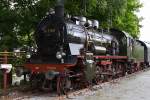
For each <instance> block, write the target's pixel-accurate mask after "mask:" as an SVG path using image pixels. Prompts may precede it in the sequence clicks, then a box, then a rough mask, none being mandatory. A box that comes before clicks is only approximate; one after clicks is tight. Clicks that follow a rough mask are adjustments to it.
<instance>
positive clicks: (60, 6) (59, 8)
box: [55, 0, 64, 18]
mask: <svg viewBox="0 0 150 100" xmlns="http://www.w3.org/2000/svg"><path fill="white" fill-rule="evenodd" d="M55 15H56V16H57V17H60V18H63V17H64V0H57V2H56V6H55Z"/></svg>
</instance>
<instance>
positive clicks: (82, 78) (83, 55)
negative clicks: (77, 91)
mask: <svg viewBox="0 0 150 100" xmlns="http://www.w3.org/2000/svg"><path fill="white" fill-rule="evenodd" d="M34 36H35V40H36V45H37V50H36V52H32V53H28V54H29V55H28V56H27V57H28V59H27V61H26V64H25V65H24V67H25V69H28V70H29V72H30V73H29V74H30V82H31V83H32V86H37V87H41V88H44V89H45V88H46V89H50V90H52V89H56V90H57V92H58V93H59V94H60V93H62V92H63V93H64V92H65V91H66V90H68V89H70V88H81V87H83V86H86V85H87V84H90V83H96V84H98V83H101V82H104V81H109V80H110V79H112V78H117V77H120V76H124V75H125V74H126V73H132V72H134V71H136V70H137V67H136V65H135V64H134V58H133V55H132V54H133V46H134V39H133V38H132V37H131V36H129V35H128V34H127V33H125V32H122V31H119V30H116V29H110V30H104V29H100V28H99V22H98V21H97V20H90V19H87V18H86V17H83V16H72V17H70V16H68V15H66V16H64V3H63V0H58V1H57V5H56V7H55V13H50V14H49V15H47V16H46V17H45V18H43V19H42V20H41V22H40V23H39V25H38V27H37V29H36V31H35V33H34Z"/></svg>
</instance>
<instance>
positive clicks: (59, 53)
mask: <svg viewBox="0 0 150 100" xmlns="http://www.w3.org/2000/svg"><path fill="white" fill-rule="evenodd" d="M65 55H66V53H64V52H57V53H56V58H57V59H62V57H63V56H65Z"/></svg>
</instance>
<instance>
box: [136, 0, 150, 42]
mask: <svg viewBox="0 0 150 100" xmlns="http://www.w3.org/2000/svg"><path fill="white" fill-rule="evenodd" d="M140 1H141V2H142V3H143V7H142V8H141V9H140V12H139V13H138V16H139V17H143V18H144V19H143V20H142V22H141V23H140V24H141V25H142V26H143V27H142V28H141V29H140V34H141V35H140V40H143V41H148V42H150V0H140Z"/></svg>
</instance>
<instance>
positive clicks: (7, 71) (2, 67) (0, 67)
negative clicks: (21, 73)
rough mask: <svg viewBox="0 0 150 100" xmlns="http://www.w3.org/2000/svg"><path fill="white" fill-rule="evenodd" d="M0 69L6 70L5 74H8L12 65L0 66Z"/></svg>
mask: <svg viewBox="0 0 150 100" xmlns="http://www.w3.org/2000/svg"><path fill="white" fill-rule="evenodd" d="M0 69H6V73H9V72H10V71H11V69H12V64H0Z"/></svg>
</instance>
